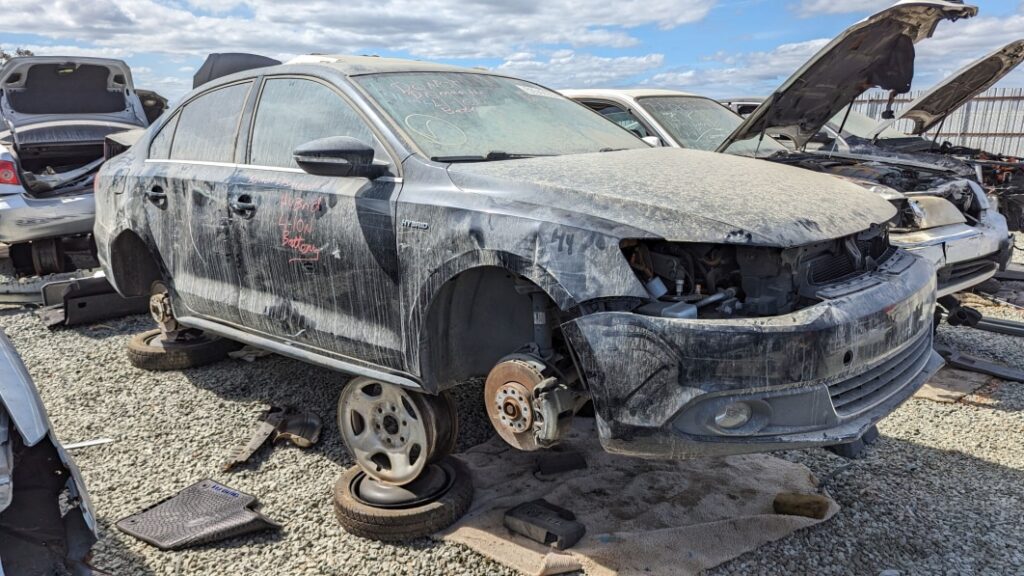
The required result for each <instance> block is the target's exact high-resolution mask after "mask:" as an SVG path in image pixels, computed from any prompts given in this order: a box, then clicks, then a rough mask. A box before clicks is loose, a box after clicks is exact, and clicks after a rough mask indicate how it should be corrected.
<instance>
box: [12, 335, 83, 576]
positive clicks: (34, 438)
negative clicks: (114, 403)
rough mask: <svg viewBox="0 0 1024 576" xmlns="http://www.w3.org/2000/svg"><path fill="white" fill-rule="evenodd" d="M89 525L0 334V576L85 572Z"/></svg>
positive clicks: (41, 412)
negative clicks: (1, 575) (7, 575)
mask: <svg viewBox="0 0 1024 576" xmlns="http://www.w3.org/2000/svg"><path fill="white" fill-rule="evenodd" d="M95 542H96V519H95V516H94V515H93V512H92V506H91V504H90V502H89V495H88V493H87V492H86V490H85V483H84V482H83V481H82V475H81V473H80V472H79V471H78V467H77V466H76V465H75V462H74V460H73V459H72V458H71V456H70V455H69V454H68V453H67V452H66V451H65V450H64V448H63V446H61V443H60V441H59V440H58V439H57V437H56V435H55V434H54V433H53V426H52V425H51V424H50V420H49V418H48V417H47V415H46V410H45V408H44V407H43V403H42V401H41V400H40V399H39V393H38V391H37V390H36V387H35V384H33V382H32V379H31V378H30V377H29V375H28V371H27V370H25V365H24V364H22V362H21V359H20V358H19V357H18V354H17V352H16V351H15V349H14V346H12V345H11V342H10V340H8V339H7V336H6V335H4V334H3V332H0V574H9V575H10V576H15V575H17V576H49V575H51V574H65V573H67V574H73V575H75V576H87V575H89V574H92V571H91V569H90V568H89V566H88V564H87V560H88V557H89V552H90V550H91V548H92V545H93V544H94V543H95Z"/></svg>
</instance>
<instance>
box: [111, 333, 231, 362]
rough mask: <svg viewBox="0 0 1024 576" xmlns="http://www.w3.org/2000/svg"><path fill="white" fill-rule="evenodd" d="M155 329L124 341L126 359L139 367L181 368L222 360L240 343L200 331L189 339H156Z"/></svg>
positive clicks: (158, 334)
mask: <svg viewBox="0 0 1024 576" xmlns="http://www.w3.org/2000/svg"><path fill="white" fill-rule="evenodd" d="M161 335H162V332H161V331H160V329H159V328H155V329H153V330H149V331H147V332H143V333H142V334H136V335H135V336H132V339H131V340H129V341H128V361H129V362H131V364H132V366H135V367H136V368H141V369H143V370H183V369H185V368H194V367H196V366H205V365H206V364H212V363H214V362H217V361H219V360H223V359H224V358H225V357H226V356H227V355H228V352H232V351H234V350H238V349H239V348H241V347H242V345H241V344H240V343H238V342H235V341H233V340H227V339H224V338H221V337H219V336H215V335H213V334H206V333H203V334H202V335H200V336H197V337H195V338H194V339H192V340H176V341H173V342H160V336H161Z"/></svg>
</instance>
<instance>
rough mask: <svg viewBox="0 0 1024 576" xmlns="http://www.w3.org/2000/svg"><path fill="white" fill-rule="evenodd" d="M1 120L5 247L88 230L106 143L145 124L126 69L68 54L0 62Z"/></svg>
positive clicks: (0, 205)
mask: <svg viewBox="0 0 1024 576" xmlns="http://www.w3.org/2000/svg"><path fill="white" fill-rule="evenodd" d="M147 100H154V102H156V104H155V106H156V107H157V108H159V107H161V106H162V105H165V104H166V102H165V101H162V99H161V98H160V97H159V96H158V95H152V96H149V97H147ZM150 108H153V106H151V107H150ZM153 114H154V112H153V111H150V115H151V116H152V115H153ZM0 121H2V125H0V242H6V243H9V244H13V243H20V242H30V241H33V240H38V239H42V238H53V237H59V236H73V235H78V234H86V233H89V232H90V231H91V230H92V223H93V217H94V214H95V208H94V203H93V198H92V177H93V175H94V174H95V171H96V170H97V169H98V168H99V165H100V164H101V163H102V162H103V140H104V138H105V137H106V136H107V135H109V134H113V133H116V132H120V131H124V130H131V129H137V128H144V127H146V126H148V125H149V121H148V119H147V108H146V107H145V106H144V104H143V102H142V101H141V100H140V98H139V96H138V95H137V94H136V92H135V87H134V85H133V84H132V77H131V71H130V70H129V68H128V65H127V64H125V63H124V62H122V61H120V60H111V59H106V58H86V57H70V56H69V57H64V56H25V57H18V58H13V59H11V60H10V61H8V62H7V63H6V64H4V65H3V67H2V68H0Z"/></svg>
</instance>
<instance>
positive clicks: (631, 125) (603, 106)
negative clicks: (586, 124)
mask: <svg viewBox="0 0 1024 576" xmlns="http://www.w3.org/2000/svg"><path fill="white" fill-rule="evenodd" d="M584 104H586V105H587V107H588V108H590V109H591V110H593V111H594V112H597V113H598V114H600V115H601V116H604V117H605V118H607V119H609V120H611V121H612V122H615V123H616V124H618V125H619V126H622V127H623V128H625V129H626V130H629V131H630V132H632V133H633V134H635V135H637V136H639V137H640V138H645V137H647V136H651V135H652V134H651V133H650V131H648V130H647V127H646V126H644V125H643V123H641V122H640V120H638V119H637V118H636V116H633V115H632V114H631V113H629V111H627V110H626V109H624V108H622V107H621V106H617V105H615V104H611V103H609V102H596V101H595V102H584Z"/></svg>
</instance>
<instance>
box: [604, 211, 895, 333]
mask: <svg viewBox="0 0 1024 576" xmlns="http://www.w3.org/2000/svg"><path fill="white" fill-rule="evenodd" d="M621 248H622V251H623V254H624V255H625V256H626V259H627V260H628V261H629V263H630V266H631V267H632V268H633V271H634V272H635V273H636V275H637V278H638V279H639V280H640V282H641V283H643V285H644V286H645V287H646V288H647V290H648V292H649V293H650V295H651V302H649V303H647V304H645V305H643V306H641V307H640V308H638V309H637V312H639V313H641V314H645V315H649V316H664V317H674V318H731V317H738V318H751V317H765V316H778V315H782V314H788V313H790V312H795V311H797V310H800V309H802V308H806V307H808V306H812V305H814V304H816V303H818V302H820V299H819V298H818V297H817V296H816V293H817V291H818V290H819V289H820V288H821V287H823V286H827V285H830V284H834V283H837V282H843V281H848V280H851V279H853V278H856V277H858V276H860V275H862V274H866V273H868V272H870V271H872V270H874V269H876V268H877V267H878V266H879V265H880V264H882V263H883V262H885V260H887V259H888V258H889V257H890V256H892V254H893V253H894V252H895V248H893V247H892V246H891V245H890V244H889V239H888V235H887V231H886V229H885V228H884V227H878V226H876V227H872V228H871V229H869V230H866V231H864V232H861V233H859V234H855V235H853V236H848V237H845V238H839V239H836V240H831V241H827V242H819V243H815V244H811V245H808V246H800V247H797V248H789V249H779V248H766V247H756V246H732V245H720V244H690V243H681V242H668V241H661V240H655V241H650V240H632V239H631V240H625V241H623V242H622V244H621Z"/></svg>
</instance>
